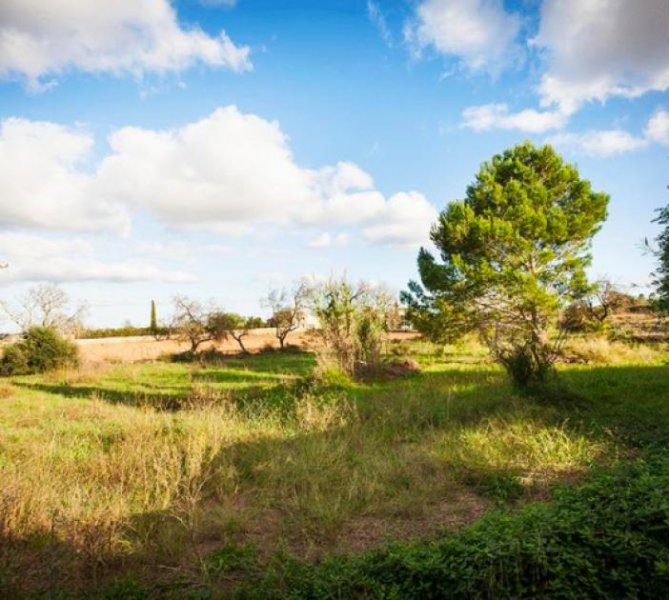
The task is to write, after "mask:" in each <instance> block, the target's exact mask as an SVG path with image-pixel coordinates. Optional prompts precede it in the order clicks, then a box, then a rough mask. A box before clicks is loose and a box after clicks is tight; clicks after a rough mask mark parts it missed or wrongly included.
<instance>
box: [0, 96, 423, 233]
mask: <svg viewBox="0 0 669 600" xmlns="http://www.w3.org/2000/svg"><path fill="white" fill-rule="evenodd" d="M5 129H6V130H7V132H8V133H7V134H6V135H3V136H2V137H0V140H2V142H5V140H6V144H5V146H4V147H3V146H2V145H0V159H2V160H0V184H5V183H6V185H3V191H4V192H5V195H4V197H3V199H2V202H0V221H4V222H5V223H7V224H12V225H19V226H32V227H41V228H47V229H55V230H64V229H82V230H83V229H89V230H99V229H107V230H110V231H116V232H123V231H126V230H127V227H128V223H129V215H132V214H137V213H148V214H150V215H152V216H153V217H154V218H156V219H158V220H159V221H161V222H163V223H166V224H168V225H170V226H173V227H179V228H186V229H198V230H208V231H214V232H219V233H220V232H225V233H232V234H236V235H244V234H247V233H249V232H251V231H253V230H257V229H258V228H259V227H266V228H267V227H269V228H276V227H306V226H310V227H314V226H329V227H331V226H357V227H363V226H371V225H374V224H382V223H383V224H388V223H389V222H391V221H392V222H393V227H394V228H395V229H396V230H398V231H399V230H400V229H401V228H402V227H406V229H407V231H415V228H417V227H418V226H419V225H418V222H417V219H421V218H425V216H426V215H427V212H426V211H425V210H423V208H422V204H421V203H418V202H417V203H415V206H416V207H418V208H419V209H420V210H419V211H418V212H417V213H416V214H412V215H409V216H408V218H407V221H406V223H405V224H403V223H401V222H399V221H397V222H395V221H393V219H394V216H393V215H394V214H395V212H396V208H395V206H396V202H397V200H393V198H394V197H393V198H390V199H386V197H385V196H384V195H383V194H382V193H380V192H379V191H377V190H375V189H374V182H373V180H372V178H371V176H370V175H369V174H368V173H366V172H365V171H364V170H362V169H361V168H360V167H359V166H357V165H355V164H353V163H350V162H339V163H337V164H335V165H331V166H324V167H321V168H317V169H307V168H304V167H301V166H300V165H299V164H298V163H297V162H296V161H295V159H294V157H293V155H292V152H291V149H290V146H289V144H288V139H287V136H286V135H285V134H284V133H283V131H282V130H281V128H280V126H279V124H278V123H276V122H272V121H267V120H265V119H263V118H261V117H259V116H256V115H252V114H244V113H242V112H241V111H239V110H238V109H237V108H236V107H234V106H228V107H225V108H220V109H218V110H216V111H214V112H213V113H212V114H210V115H209V116H207V117H205V118H203V119H201V120H199V121H196V122H194V123H190V124H187V125H185V126H183V127H181V128H177V129H170V130H153V129H145V128H138V127H125V128H122V129H119V130H117V131H115V132H113V133H112V134H111V135H110V137H109V140H108V141H109V146H110V151H109V152H108V153H107V155H106V156H104V157H103V158H102V159H101V160H99V161H98V162H97V163H96V164H90V163H91V162H92V161H90V160H88V162H87V159H89V153H90V150H91V147H92V139H91V138H90V136H89V135H87V134H86V133H82V132H79V131H77V130H76V129H67V128H65V127H62V126H60V125H54V124H50V123H36V122H31V121H21V120H15V119H10V120H8V121H5V122H4V123H3V131H4V130H5ZM35 173H40V177H39V178H36V177H35V176H34V174H35ZM425 202H426V201H425ZM427 204H429V203H427ZM421 226H422V228H423V229H424V230H425V232H427V230H428V229H429V227H430V221H429V220H424V221H423V222H422V225H421ZM381 237H382V236H381ZM381 237H379V239H381ZM406 237H408V238H412V237H414V234H413V233H407V235H406Z"/></svg>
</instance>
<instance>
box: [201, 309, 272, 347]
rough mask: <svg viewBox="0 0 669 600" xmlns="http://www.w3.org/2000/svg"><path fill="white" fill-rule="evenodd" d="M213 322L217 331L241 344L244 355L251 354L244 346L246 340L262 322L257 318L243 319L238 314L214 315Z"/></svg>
mask: <svg viewBox="0 0 669 600" xmlns="http://www.w3.org/2000/svg"><path fill="white" fill-rule="evenodd" d="M211 320H212V322H213V323H214V324H215V327H216V329H217V330H220V331H221V332H223V333H224V336H225V337H226V338H227V337H228V336H230V337H231V338H232V339H233V340H235V341H236V342H237V344H239V348H240V349H241V351H242V352H243V353H244V354H248V353H249V351H248V350H247V349H246V346H245V345H244V338H245V337H246V336H247V335H248V334H249V331H250V330H251V329H254V328H256V327H257V326H258V322H259V321H260V320H259V319H258V318H257V317H242V316H241V315H238V314H237V313H225V312H219V313H215V314H213V315H212V317H211Z"/></svg>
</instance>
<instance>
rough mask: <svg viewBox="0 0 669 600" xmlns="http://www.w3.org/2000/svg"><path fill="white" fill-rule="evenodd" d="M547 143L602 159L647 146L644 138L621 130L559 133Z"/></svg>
mask: <svg viewBox="0 0 669 600" xmlns="http://www.w3.org/2000/svg"><path fill="white" fill-rule="evenodd" d="M548 142H549V143H550V144H553V145H555V146H559V147H564V148H567V149H569V150H571V151H573V152H576V153H580V154H586V155H588V156H602V157H607V156H615V155H618V154H624V153H626V152H630V151H632V150H638V149H640V148H643V147H644V146H646V145H647V144H648V141H647V140H646V139H645V138H643V137H636V136H634V135H632V134H631V133H629V132H627V131H624V130H622V129H608V130H602V131H586V132H585V133H560V134H558V135H555V136H553V137H551V138H549V139H548Z"/></svg>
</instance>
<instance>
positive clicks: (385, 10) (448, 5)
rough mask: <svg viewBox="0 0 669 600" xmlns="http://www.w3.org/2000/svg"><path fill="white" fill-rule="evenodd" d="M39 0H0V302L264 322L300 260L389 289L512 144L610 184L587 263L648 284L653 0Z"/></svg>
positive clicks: (657, 1)
mask: <svg viewBox="0 0 669 600" xmlns="http://www.w3.org/2000/svg"><path fill="white" fill-rule="evenodd" d="M53 4H54V6H49V5H48V4H46V5H45V3H43V2H41V1H38V0H6V1H5V2H3V3H2V6H0V120H1V121H2V130H1V131H0V189H2V190H3V194H2V196H1V197H0V223H1V227H2V229H1V230H0V252H1V253H2V256H3V259H4V260H6V261H8V262H9V263H10V268H9V269H8V270H6V271H4V272H3V278H4V279H5V281H6V283H5V286H4V289H3V292H2V295H3V297H5V298H11V297H15V296H18V295H20V294H21V293H23V292H25V290H26V289H28V288H29V287H31V286H34V285H36V284H37V283H40V282H43V281H54V282H57V283H60V284H62V286H63V287H64V289H66V291H67V292H68V293H69V294H70V295H71V296H72V297H73V298H74V299H76V300H86V301H87V302H88V303H89V305H90V310H89V315H88V322H89V323H90V324H92V325H116V324H120V323H122V322H124V321H126V320H130V321H132V322H134V323H137V324H140V323H143V322H144V321H146V320H147V318H148V306H149V302H150V300H151V299H152V298H155V299H156V300H157V301H158V306H159V311H160V313H161V315H162V316H167V314H168V313H169V310H170V298H171V297H172V296H173V295H174V294H176V293H183V294H187V295H189V296H193V297H197V298H201V299H207V298H210V297H213V298H215V299H216V300H217V301H218V302H220V303H221V304H223V305H224V306H225V307H227V308H229V309H231V310H235V311H238V312H242V313H246V314H252V313H261V312H262V309H261V307H260V304H259V299H260V298H261V297H262V296H263V295H265V294H266V293H267V292H268V290H269V289H271V288H273V287H280V286H283V285H289V284H290V282H291V281H292V280H294V279H295V278H297V277H299V276H301V275H309V274H311V275H323V276H324V275H327V274H329V273H331V272H337V273H341V272H342V271H346V272H347V273H348V275H349V276H350V277H351V278H366V279H371V280H374V281H383V282H385V283H387V284H388V285H389V286H391V288H394V289H396V290H399V289H401V288H402V287H403V286H404V285H405V284H406V282H407V281H408V280H409V279H410V278H414V277H415V274H416V269H415V258H416V253H417V248H418V247H419V246H420V244H424V243H426V240H427V234H428V231H429V226H430V223H432V222H433V221H434V219H435V217H436V214H437V211H439V210H441V209H443V207H444V206H445V205H446V204H447V203H448V202H449V201H450V200H453V199H457V198H461V197H462V196H463V194H464V191H465V187H466V186H467V184H468V183H469V182H470V181H471V180H472V178H473V176H474V174H475V172H476V171H477V169H478V167H479V165H480V163H481V162H482V161H484V160H487V159H489V158H490V157H491V156H492V155H493V154H494V153H496V152H499V151H501V150H503V149H505V148H506V147H508V146H511V145H513V144H515V143H518V142H520V141H522V140H524V139H530V140H533V141H535V142H536V143H543V142H546V141H548V142H550V143H553V144H554V145H555V146H556V147H557V148H558V150H560V151H561V152H562V153H563V154H564V156H565V157H566V158H567V160H569V161H571V162H575V163H576V164H577V165H578V167H579V169H580V171H581V174H582V176H584V177H587V178H589V179H591V180H592V182H593V184H594V187H595V189H597V190H603V191H606V192H607V193H609V194H610V195H611V203H610V215H609V219H608V221H607V223H606V224H605V225H604V227H603V229H602V231H601V232H600V234H599V235H598V236H597V238H596V240H595V243H594V247H593V254H594V262H593V267H592V270H591V273H592V275H593V277H597V276H603V275H606V276H609V277H610V278H612V279H613V280H614V281H617V282H619V283H621V284H625V285H630V284H638V285H641V286H643V285H645V284H646V283H647V282H648V280H649V273H650V271H651V270H652V266H653V264H652V259H651V258H650V257H649V256H645V255H644V254H643V252H642V250H641V247H640V246H641V241H642V240H643V238H644V237H645V236H649V237H652V236H653V235H655V234H656V231H657V230H656V228H655V227H654V226H653V225H651V224H650V221H651V219H652V218H653V211H654V209H655V208H657V207H659V206H661V205H664V204H666V202H667V195H666V183H667V179H668V177H667V164H668V163H667V147H668V146H669V98H668V95H667V90H668V89H669V41H668V38H667V33H666V32H667V29H668V27H667V20H668V17H667V10H666V5H665V2H664V1H663V0H646V1H645V2H643V3H639V2H636V1H634V0H518V1H516V2H502V1H500V0H458V1H456V0H411V1H409V0H396V1H382V0H377V1H374V2H372V1H369V2H367V1H365V0H359V1H353V0H340V1H333V2H313V1H297V0H294V1H281V2H279V1H276V0H274V1H271V0H262V1H261V0H237V2H233V1H231V0H228V1H227V2H222V1H220V0H219V1H215V0H208V1H204V0H203V1H201V2H198V1H197V0H188V1H186V0H183V1H181V2H173V3H171V4H170V3H169V2H168V1H167V0H124V1H121V0H118V1H117V2H115V3H114V4H113V5H110V3H108V2H104V1H102V0H68V1H67V2H64V3H60V4H59V6H58V7H55V3H53ZM604 15H605V16H606V18H604Z"/></svg>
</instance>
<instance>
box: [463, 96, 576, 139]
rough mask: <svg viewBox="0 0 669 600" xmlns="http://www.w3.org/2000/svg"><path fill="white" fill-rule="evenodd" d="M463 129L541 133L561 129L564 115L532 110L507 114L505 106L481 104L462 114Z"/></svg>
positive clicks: (555, 112)
mask: <svg viewBox="0 0 669 600" xmlns="http://www.w3.org/2000/svg"><path fill="white" fill-rule="evenodd" d="M462 117H463V123H462V125H463V127H467V128H469V129H473V130H474V131H487V130H490V129H515V130H518V131H525V132H527V133H543V132H545V131H548V130H549V129H557V128H560V127H562V126H563V125H564V124H565V121H566V115H564V114H563V113H561V112H560V111H537V110H534V109H526V110H521V111H519V112H515V113H514V112H509V107H508V105H506V104H501V103H499V104H483V105H481V106H470V107H469V108H466V109H465V110H464V111H463V113H462Z"/></svg>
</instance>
